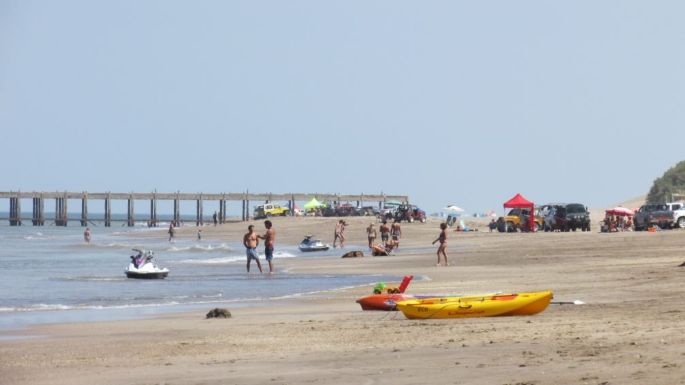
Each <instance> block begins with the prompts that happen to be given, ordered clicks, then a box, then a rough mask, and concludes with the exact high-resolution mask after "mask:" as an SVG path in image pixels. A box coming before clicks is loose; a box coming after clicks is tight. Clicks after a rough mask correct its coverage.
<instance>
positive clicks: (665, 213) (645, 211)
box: [633, 203, 674, 231]
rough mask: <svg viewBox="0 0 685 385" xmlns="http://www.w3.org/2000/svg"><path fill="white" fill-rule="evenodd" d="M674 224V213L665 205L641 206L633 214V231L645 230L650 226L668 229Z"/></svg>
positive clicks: (651, 204) (649, 204)
mask: <svg viewBox="0 0 685 385" xmlns="http://www.w3.org/2000/svg"><path fill="white" fill-rule="evenodd" d="M673 223H674V212H673V211H671V210H670V209H669V206H668V205H667V204H666V203H648V204H646V205H642V206H641V207H640V209H639V210H637V212H636V213H635V217H634V218H633V225H634V226H635V231H640V230H647V229H648V228H649V227H652V226H659V228H662V229H670V228H671V227H672V226H673Z"/></svg>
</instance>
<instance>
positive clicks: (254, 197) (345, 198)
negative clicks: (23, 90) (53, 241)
mask: <svg viewBox="0 0 685 385" xmlns="http://www.w3.org/2000/svg"><path fill="white" fill-rule="evenodd" d="M312 198H316V199H317V200H319V201H322V202H335V203H339V202H353V201H356V202H357V206H359V205H361V204H362V202H378V207H379V208H381V207H382V206H383V203H384V202H386V201H389V200H394V201H400V202H404V203H407V202H409V197H408V196H406V195H385V194H358V195H350V194H344V195H341V194H318V193H297V194H295V193H289V194H272V193H258V194H255V193H247V192H245V193H220V194H205V193H182V192H175V193H158V192H151V193H133V192H132V193H113V192H105V193H89V192H86V191H83V192H66V191H65V192H35V191H34V192H24V191H9V192H0V199H9V203H10V206H9V218H7V219H8V220H9V223H10V226H21V225H22V223H23V221H24V220H29V219H30V220H31V223H32V224H33V225H34V226H44V225H45V221H46V218H45V201H46V200H54V201H55V211H54V212H55V217H54V223H55V225H56V226H67V223H68V221H69V218H68V215H67V214H68V213H67V203H68V201H69V200H81V217H80V219H79V221H80V223H81V226H87V225H88V222H89V221H90V220H92V219H93V218H92V217H89V216H88V203H89V202H90V201H94V200H99V201H103V202H104V209H105V211H104V225H105V226H106V227H109V226H111V225H112V201H114V200H125V201H127V202H128V212H127V216H126V225H127V226H134V224H135V221H136V214H135V208H134V202H135V201H136V200H148V201H150V216H149V217H148V218H138V219H142V220H146V221H147V223H148V224H149V225H150V226H157V223H158V220H157V202H158V201H163V200H166V201H173V204H174V211H173V219H172V220H173V221H174V222H176V223H179V222H180V220H181V201H195V202H196V206H195V207H196V210H195V218H196V220H195V222H196V225H197V226H201V225H203V224H204V216H203V202H206V201H218V202H219V211H218V214H217V222H219V223H224V222H226V217H227V209H226V202H229V201H234V202H238V201H239V202H242V212H241V214H240V218H241V219H242V220H243V221H246V220H249V218H250V212H249V210H250V202H251V201H264V202H273V201H287V202H288V208H289V209H290V211H289V212H290V214H291V215H292V214H293V211H294V210H293V208H294V207H295V202H296V201H309V200H311V199H312ZM22 199H31V200H32V202H33V208H32V214H33V215H32V216H31V218H22V217H21V213H22V211H21V203H22V202H21V201H22ZM3 219H4V218H3ZM72 220H73V219H72Z"/></svg>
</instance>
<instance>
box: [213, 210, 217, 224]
mask: <svg viewBox="0 0 685 385" xmlns="http://www.w3.org/2000/svg"><path fill="white" fill-rule="evenodd" d="M212 220H213V221H214V226H216V223H217V220H216V211H215V212H214V215H212Z"/></svg>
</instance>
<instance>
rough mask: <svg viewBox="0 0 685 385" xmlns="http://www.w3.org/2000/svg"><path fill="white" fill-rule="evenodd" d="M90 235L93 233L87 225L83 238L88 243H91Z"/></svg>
mask: <svg viewBox="0 0 685 385" xmlns="http://www.w3.org/2000/svg"><path fill="white" fill-rule="evenodd" d="M90 235H91V233H90V227H86V231H84V232H83V240H84V241H85V242H86V243H90Z"/></svg>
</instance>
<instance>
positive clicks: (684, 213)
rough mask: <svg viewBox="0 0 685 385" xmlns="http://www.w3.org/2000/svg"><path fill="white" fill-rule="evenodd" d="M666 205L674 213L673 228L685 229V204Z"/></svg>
mask: <svg viewBox="0 0 685 385" xmlns="http://www.w3.org/2000/svg"><path fill="white" fill-rule="evenodd" d="M666 205H668V207H669V208H670V209H671V211H673V226H674V227H679V228H681V229H685V203H683V202H673V203H666Z"/></svg>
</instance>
